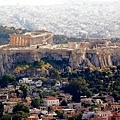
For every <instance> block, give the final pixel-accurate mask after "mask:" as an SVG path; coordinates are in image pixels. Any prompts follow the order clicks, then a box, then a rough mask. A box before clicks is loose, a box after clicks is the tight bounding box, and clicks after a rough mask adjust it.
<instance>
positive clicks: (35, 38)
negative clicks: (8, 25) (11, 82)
mask: <svg viewBox="0 0 120 120" xmlns="http://www.w3.org/2000/svg"><path fill="white" fill-rule="evenodd" d="M52 43H53V34H52V33H51V32H48V31H44V30H41V31H35V32H29V33H25V34H11V35H10V46H11V47H26V46H32V45H43V44H52Z"/></svg>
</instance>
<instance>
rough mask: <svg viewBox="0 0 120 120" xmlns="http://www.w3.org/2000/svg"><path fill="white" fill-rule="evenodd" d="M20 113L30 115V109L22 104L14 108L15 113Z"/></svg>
mask: <svg viewBox="0 0 120 120" xmlns="http://www.w3.org/2000/svg"><path fill="white" fill-rule="evenodd" d="M19 111H23V112H25V113H29V107H28V106H26V105H24V104H22V103H18V104H17V105H16V106H15V107H14V108H13V113H17V112H19Z"/></svg>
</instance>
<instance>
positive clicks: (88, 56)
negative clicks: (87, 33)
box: [0, 48, 120, 76]
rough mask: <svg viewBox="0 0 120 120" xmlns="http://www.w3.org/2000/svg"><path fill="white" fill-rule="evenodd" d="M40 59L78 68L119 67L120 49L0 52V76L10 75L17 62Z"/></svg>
mask: <svg viewBox="0 0 120 120" xmlns="http://www.w3.org/2000/svg"><path fill="white" fill-rule="evenodd" d="M40 58H48V59H49V60H55V61H64V63H65V62H66V63H65V65H67V66H71V67H72V68H78V67H83V66H86V65H88V63H90V64H91V65H93V66H95V67H105V66H112V65H116V66H117V65H120V48H116V49H94V50H87V51H80V50H65V49H51V50H50V49H38V50H21V51H17V50H16V51H15V50H14V51H11V50H8V51H6V50H2V51H0V76H2V75H4V74H5V73H11V72H12V69H13V67H14V65H15V64H16V63H18V62H24V61H25V62H27V63H33V62H34V61H39V59H40Z"/></svg>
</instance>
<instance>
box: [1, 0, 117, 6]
mask: <svg viewBox="0 0 120 120" xmlns="http://www.w3.org/2000/svg"><path fill="white" fill-rule="evenodd" d="M67 1H70V0H0V5H16V4H20V5H51V4H60V3H63V2H67ZM74 1H113V2H114V1H118V0H74Z"/></svg>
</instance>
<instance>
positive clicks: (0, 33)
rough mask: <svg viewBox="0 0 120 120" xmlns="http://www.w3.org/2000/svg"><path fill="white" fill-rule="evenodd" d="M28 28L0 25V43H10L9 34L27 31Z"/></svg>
mask: <svg viewBox="0 0 120 120" xmlns="http://www.w3.org/2000/svg"><path fill="white" fill-rule="evenodd" d="M26 31H27V30H26V29H21V28H19V29H15V28H14V27H7V26H0V45H2V44H7V43H9V34H12V33H25V32H26Z"/></svg>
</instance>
